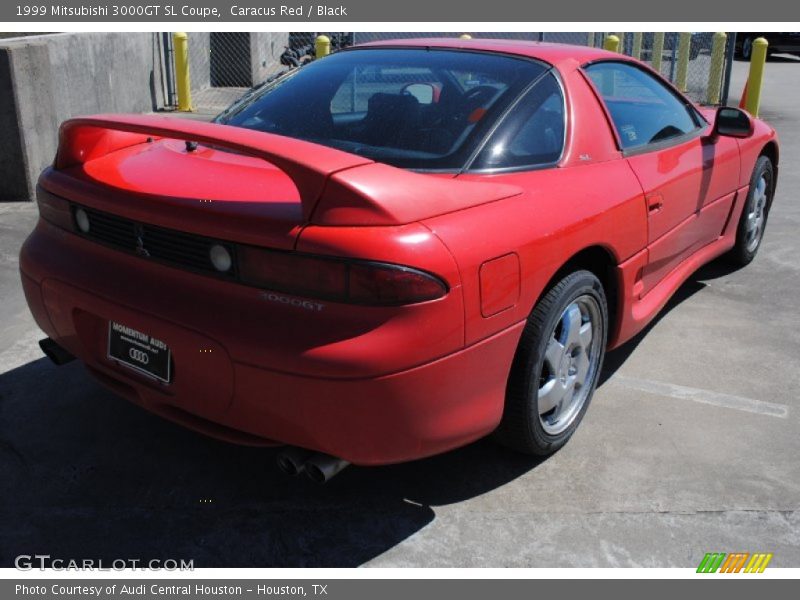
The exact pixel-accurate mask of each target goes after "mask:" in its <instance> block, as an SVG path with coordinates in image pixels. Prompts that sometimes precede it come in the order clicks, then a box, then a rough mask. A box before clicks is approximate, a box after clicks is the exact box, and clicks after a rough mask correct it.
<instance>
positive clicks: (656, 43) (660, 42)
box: [652, 31, 664, 73]
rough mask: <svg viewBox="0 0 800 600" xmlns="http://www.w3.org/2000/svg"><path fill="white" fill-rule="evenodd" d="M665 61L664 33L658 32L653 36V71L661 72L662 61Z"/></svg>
mask: <svg viewBox="0 0 800 600" xmlns="http://www.w3.org/2000/svg"><path fill="white" fill-rule="evenodd" d="M663 59H664V32H663V31H656V32H655V33H654V34H653V56H652V63H653V69H654V70H656V71H658V72H659V73H660V72H661V61H662V60H663Z"/></svg>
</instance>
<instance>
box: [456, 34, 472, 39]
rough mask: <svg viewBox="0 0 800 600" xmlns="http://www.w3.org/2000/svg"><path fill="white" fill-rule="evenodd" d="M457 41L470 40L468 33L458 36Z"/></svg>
mask: <svg viewBox="0 0 800 600" xmlns="http://www.w3.org/2000/svg"><path fill="white" fill-rule="evenodd" d="M458 39H460V40H471V39H472V36H471V35H470V34H468V33H462V34H461V35H460V36H458Z"/></svg>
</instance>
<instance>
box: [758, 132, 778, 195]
mask: <svg viewBox="0 0 800 600" xmlns="http://www.w3.org/2000/svg"><path fill="white" fill-rule="evenodd" d="M758 156H759V157H761V156H766V157H767V158H768V159H769V161H770V162H771V163H772V193H771V194H770V197H769V203H768V204H767V207H768V209H769V208H772V200H773V199H774V198H775V189H776V187H777V184H778V160H779V158H780V150H779V149H778V144H777V142H776V141H775V140H770V141H768V142H767V143H766V144H764V147H763V148H762V149H761V152H760V153H759V155H758Z"/></svg>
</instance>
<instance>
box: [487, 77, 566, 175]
mask: <svg viewBox="0 0 800 600" xmlns="http://www.w3.org/2000/svg"><path fill="white" fill-rule="evenodd" d="M564 128H565V123H564V96H563V94H562V93H561V86H560V85H559V84H558V81H557V80H556V78H555V76H554V75H553V74H552V73H547V74H546V75H545V76H544V77H543V78H542V79H541V80H539V81H538V82H537V83H536V85H534V86H533V87H532V88H531V89H530V90H529V91H528V92H527V93H526V94H525V95H524V96H523V97H522V98H521V99H520V100H519V102H517V104H516V105H515V106H514V107H513V108H512V109H511V111H510V112H509V114H508V115H507V116H506V118H505V119H504V120H503V123H502V124H501V125H500V127H499V128H498V129H497V131H495V132H494V133H493V134H492V136H491V138H490V139H489V141H488V142H487V143H486V145H485V146H484V147H483V150H481V152H480V154H479V155H478V158H477V159H476V160H475V162H474V163H473V165H472V168H473V169H506V168H524V167H531V168H536V167H541V166H543V165H549V164H553V163H556V162H558V159H559V158H560V157H561V153H562V150H563V148H564Z"/></svg>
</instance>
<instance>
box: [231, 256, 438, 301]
mask: <svg viewBox="0 0 800 600" xmlns="http://www.w3.org/2000/svg"><path fill="white" fill-rule="evenodd" d="M238 257H239V276H240V278H241V280H242V282H243V283H246V284H249V285H253V286H256V287H262V288H266V289H269V290H273V291H277V292H284V293H287V294H293V295H298V296H307V297H312V298H319V299H322V300H331V301H334V302H344V303H348V304H363V305H370V306H397V305H402V304H415V303H417V302H426V301H428V300H435V299H436V298H441V297H442V296H444V295H445V294H446V293H447V285H446V284H445V283H444V282H443V281H442V280H441V279H439V278H438V277H436V276H434V275H431V274H429V273H425V272H424V271H420V270H418V269H413V268H411V267H404V266H401V265H394V264H389V263H381V262H371V261H361V260H345V259H337V258H328V257H322V256H312V255H308V254H296V253H289V252H278V251H274V250H264V249H262V248H255V247H252V246H241V247H240V248H239V251H238Z"/></svg>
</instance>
